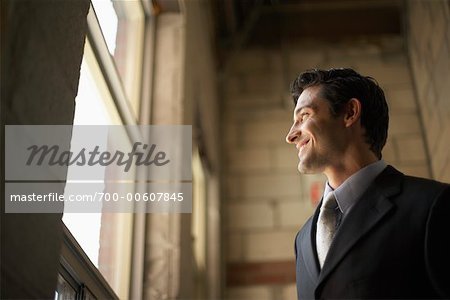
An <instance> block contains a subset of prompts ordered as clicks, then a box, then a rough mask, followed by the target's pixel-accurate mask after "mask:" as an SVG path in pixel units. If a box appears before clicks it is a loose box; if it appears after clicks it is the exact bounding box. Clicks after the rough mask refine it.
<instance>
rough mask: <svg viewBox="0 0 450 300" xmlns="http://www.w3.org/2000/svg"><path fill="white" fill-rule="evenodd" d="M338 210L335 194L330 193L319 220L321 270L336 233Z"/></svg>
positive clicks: (318, 247)
mask: <svg viewBox="0 0 450 300" xmlns="http://www.w3.org/2000/svg"><path fill="white" fill-rule="evenodd" d="M338 209H339V208H338V204H337V202H336V197H335V196H334V193H333V192H329V193H328V194H327V196H326V197H325V199H324V201H323V203H322V206H321V208H320V213H319V218H318V220H317V234H316V245H317V256H318V258H319V263H320V268H322V267H323V263H324V262H325V258H326V257H327V253H328V249H330V245H331V242H332V241H333V238H334V234H335V233H336V227H337V219H338V213H339V212H338Z"/></svg>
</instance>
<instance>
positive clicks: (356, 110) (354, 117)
mask: <svg viewBox="0 0 450 300" xmlns="http://www.w3.org/2000/svg"><path fill="white" fill-rule="evenodd" d="M360 118H361V101H359V100H358V99H356V98H352V99H350V100H349V101H348V102H347V104H346V105H345V111H344V124H345V127H350V126H352V125H353V124H355V123H356V122H358V121H359V119H360Z"/></svg>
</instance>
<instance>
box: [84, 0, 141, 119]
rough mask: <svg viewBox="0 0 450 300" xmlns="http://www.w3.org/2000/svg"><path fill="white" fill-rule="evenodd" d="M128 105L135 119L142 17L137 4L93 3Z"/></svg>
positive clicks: (124, 0)
mask: <svg viewBox="0 0 450 300" xmlns="http://www.w3.org/2000/svg"><path fill="white" fill-rule="evenodd" d="M92 5H93V7H94V10H95V14H96V16H97V20H98V22H99V24H100V28H101V30H102V33H103V37H104V38H105V42H106V45H107V46H108V50H109V52H110V53H111V55H112V57H113V59H114V63H115V65H116V68H117V71H118V73H119V76H120V78H121V79H122V84H123V88H124V90H125V93H126V95H127V98H128V101H129V102H130V104H131V107H132V108H133V112H134V114H135V117H136V118H138V112H139V103H140V101H139V99H140V89H141V84H140V83H141V74H142V70H141V66H142V55H143V51H142V50H143V46H144V44H143V37H144V23H145V14H144V11H143V8H142V5H141V3H140V1H137V0H117V1H111V0H92Z"/></svg>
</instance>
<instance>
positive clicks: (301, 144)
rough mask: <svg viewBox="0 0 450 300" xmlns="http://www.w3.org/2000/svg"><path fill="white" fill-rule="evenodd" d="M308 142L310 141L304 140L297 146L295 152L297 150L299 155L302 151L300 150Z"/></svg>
mask: <svg viewBox="0 0 450 300" xmlns="http://www.w3.org/2000/svg"><path fill="white" fill-rule="evenodd" d="M309 141H310V139H305V140H303V141H301V142H300V143H298V144H297V150H298V152H299V154H300V152H301V151H302V149H303V148H304V147H305V146H306V145H307V144H308V143H309Z"/></svg>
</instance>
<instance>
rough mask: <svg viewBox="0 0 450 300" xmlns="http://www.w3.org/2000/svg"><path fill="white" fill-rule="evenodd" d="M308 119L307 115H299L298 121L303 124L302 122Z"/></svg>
mask: <svg viewBox="0 0 450 300" xmlns="http://www.w3.org/2000/svg"><path fill="white" fill-rule="evenodd" d="M308 117H309V113H302V114H301V115H300V120H301V121H302V122H303V121H304V120H306V119H307V118H308Z"/></svg>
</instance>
